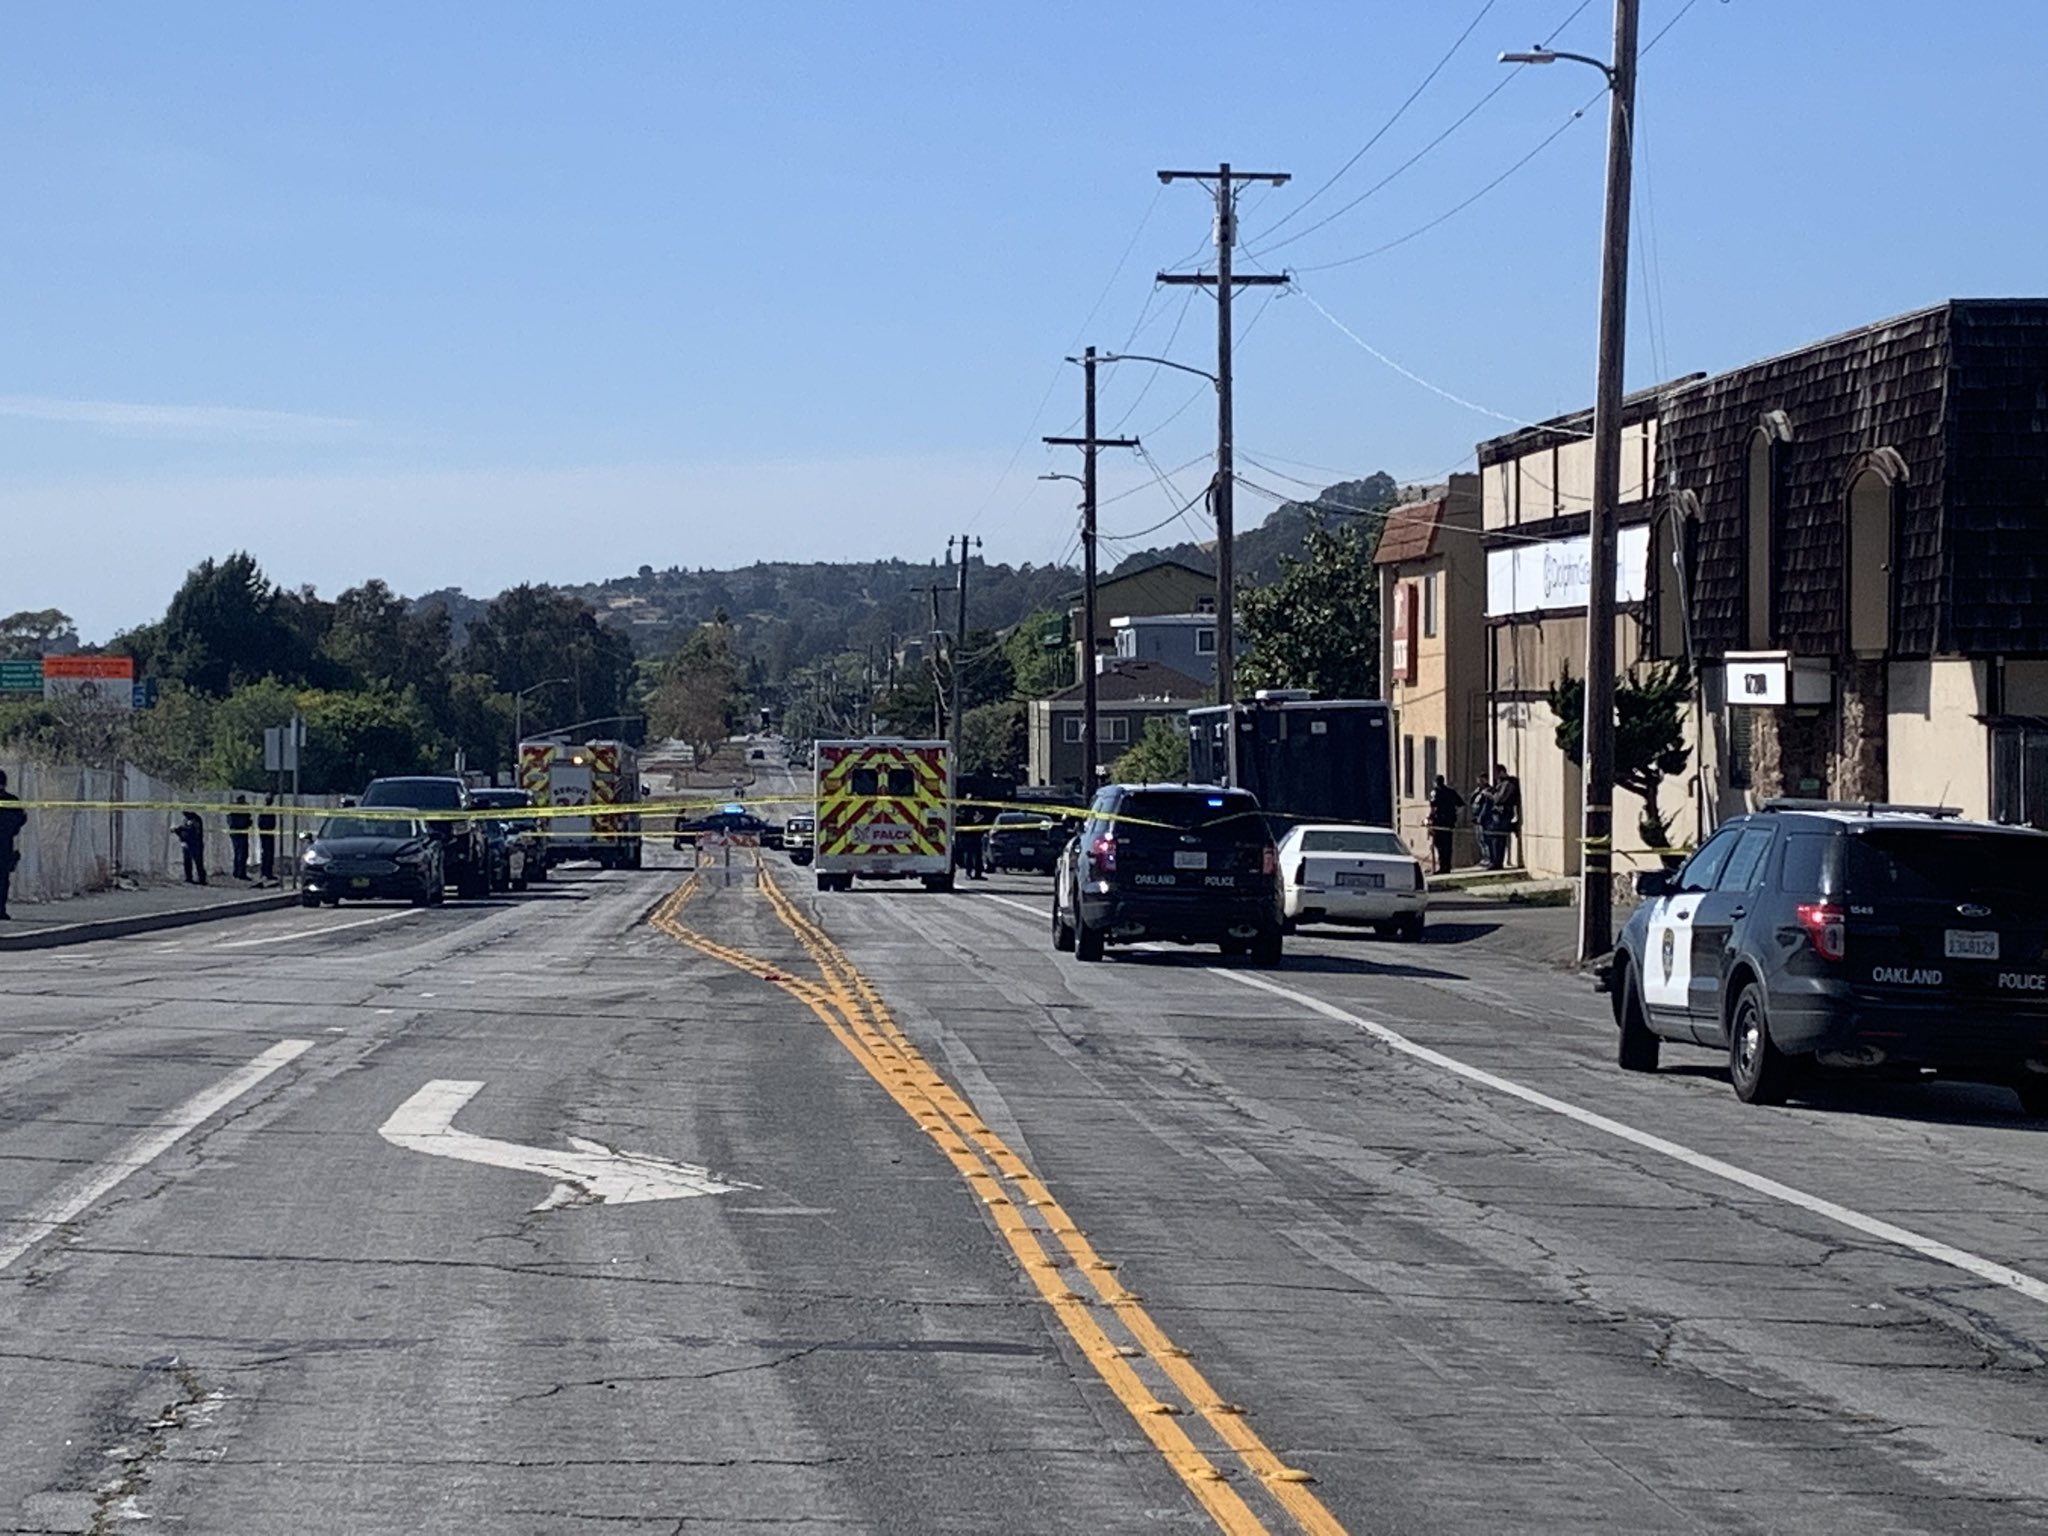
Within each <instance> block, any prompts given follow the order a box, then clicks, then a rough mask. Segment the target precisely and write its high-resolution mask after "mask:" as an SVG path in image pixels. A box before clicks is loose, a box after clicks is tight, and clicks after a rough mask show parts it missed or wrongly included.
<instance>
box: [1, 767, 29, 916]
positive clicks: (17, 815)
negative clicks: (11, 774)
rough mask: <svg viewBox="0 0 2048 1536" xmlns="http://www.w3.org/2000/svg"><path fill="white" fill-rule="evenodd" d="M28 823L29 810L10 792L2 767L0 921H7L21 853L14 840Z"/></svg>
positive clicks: (5, 773) (5, 772)
mask: <svg viewBox="0 0 2048 1536" xmlns="http://www.w3.org/2000/svg"><path fill="white" fill-rule="evenodd" d="M27 825H28V812H27V811H24V810H23V809H22V808H21V800H20V798H19V797H18V796H16V795H13V794H10V793H8V789H7V771H6V770H5V769H4V768H0V922H5V921H7V888H8V887H9V886H10V885H12V884H13V883H14V866H15V865H17V864H19V863H20V862H21V854H20V853H19V852H18V851H17V850H16V849H15V846H14V841H15V839H16V838H18V837H20V836H21V829H22V828H23V827H25V826H27Z"/></svg>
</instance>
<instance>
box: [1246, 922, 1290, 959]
mask: <svg viewBox="0 0 2048 1536" xmlns="http://www.w3.org/2000/svg"><path fill="white" fill-rule="evenodd" d="M1283 946H1284V941H1283V940H1282V938H1281V936H1280V930H1279V929H1278V928H1268V929H1267V930H1266V931H1265V932H1264V933H1262V934H1260V935H1259V936H1258V937H1257V938H1256V939H1253V940H1252V964H1253V965H1257V966H1275V965H1278V964H1279V963H1280V952H1281V949H1282V948H1283Z"/></svg>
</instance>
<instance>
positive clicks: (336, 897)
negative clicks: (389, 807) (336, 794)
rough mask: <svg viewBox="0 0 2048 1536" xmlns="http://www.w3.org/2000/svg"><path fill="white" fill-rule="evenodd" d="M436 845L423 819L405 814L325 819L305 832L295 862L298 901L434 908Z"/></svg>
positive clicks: (438, 878) (438, 874)
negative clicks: (387, 902) (368, 902)
mask: <svg viewBox="0 0 2048 1536" xmlns="http://www.w3.org/2000/svg"><path fill="white" fill-rule="evenodd" d="M441 857H442V856H441V844H440V843H439V842H438V841H437V840H436V839H435V838H434V836H433V834H432V833H430V832H429V831H428V830H427V825H426V823H425V822H423V821H416V820H412V819H410V818H408V817H404V816H348V815H342V816H330V817H328V818H327V819H326V820H325V821H323V822H321V823H320V827H319V830H317V831H315V832H311V833H309V834H307V843H306V850H305V853H304V856H303V857H302V858H301V859H300V861H299V865H300V879H299V903H300V905H302V906H308V907H317V906H319V905H320V904H321V903H322V902H325V903H326V904H327V905H328V906H330V907H338V906H340V905H341V903H342V899H343V898H344V897H346V898H348V899H349V900H351V901H362V900H376V899H380V898H381V899H383V900H401V901H409V902H411V903H412V904H413V905H414V906H416V907H430V906H438V905H440V901H441V885H442V879H443V871H442V864H441Z"/></svg>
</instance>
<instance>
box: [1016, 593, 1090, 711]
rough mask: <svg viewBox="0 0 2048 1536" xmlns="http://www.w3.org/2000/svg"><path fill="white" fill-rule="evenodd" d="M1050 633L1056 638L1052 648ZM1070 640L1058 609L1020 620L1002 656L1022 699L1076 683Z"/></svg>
mask: <svg viewBox="0 0 2048 1536" xmlns="http://www.w3.org/2000/svg"><path fill="white" fill-rule="evenodd" d="M1048 634H1051V635H1054V636H1056V637H1057V638H1056V639H1055V640H1054V641H1053V643H1052V644H1050V645H1048V644H1047V643H1046V636H1047V635H1048ZM1067 639H1068V637H1067V616H1066V615H1065V614H1064V613H1061V612H1060V611H1059V610H1058V609H1056V608H1040V609H1037V610H1036V611H1034V612H1032V613H1028V614H1026V615H1025V616H1024V617H1023V618H1022V619H1020V620H1018V621H1017V625H1016V627H1015V628H1014V629H1012V630H1011V631H1010V638H1009V639H1008V640H1006V641H1004V642H1003V654H1004V655H1005V656H1007V657H1009V659H1010V670H1011V671H1012V673H1014V674H1015V687H1016V691H1017V696H1018V697H1019V698H1025V699H1042V698H1044V697H1045V696H1046V695H1047V694H1049V693H1056V692H1058V691H1059V690H1060V689H1062V688H1064V687H1066V686H1067V685H1068V684H1069V683H1071V682H1073V681H1074V675H1073V674H1074V648H1073V647H1072V646H1071V645H1069V644H1068V643H1067Z"/></svg>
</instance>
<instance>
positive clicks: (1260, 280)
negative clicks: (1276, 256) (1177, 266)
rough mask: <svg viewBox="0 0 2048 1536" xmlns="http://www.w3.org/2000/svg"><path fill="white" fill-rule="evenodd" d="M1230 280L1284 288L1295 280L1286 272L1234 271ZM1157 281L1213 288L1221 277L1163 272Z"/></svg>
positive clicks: (1237, 282)
mask: <svg viewBox="0 0 2048 1536" xmlns="http://www.w3.org/2000/svg"><path fill="white" fill-rule="evenodd" d="M1230 280H1231V282H1233V283H1235V284H1236V285H1237V286H1238V287H1240V288H1284V287H1285V286H1286V285H1287V284H1289V283H1291V282H1293V281H1294V279H1293V278H1291V277H1289V276H1288V275H1287V274H1286V273H1285V272H1233V273H1232V274H1231V275H1230ZM1157 281H1159V282H1161V283H1164V284H1165V285H1166V286H1167V287H1169V288H1173V287H1200V288H1213V287H1215V286H1216V284H1217V283H1218V282H1219V281H1221V279H1219V278H1218V277H1217V276H1216V274H1215V273H1213V272H1161V273H1160V274H1159V275H1158V278H1157Z"/></svg>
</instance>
